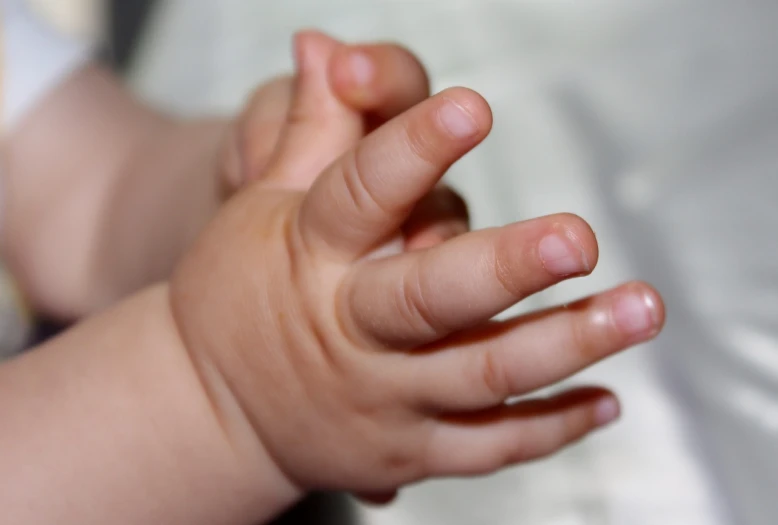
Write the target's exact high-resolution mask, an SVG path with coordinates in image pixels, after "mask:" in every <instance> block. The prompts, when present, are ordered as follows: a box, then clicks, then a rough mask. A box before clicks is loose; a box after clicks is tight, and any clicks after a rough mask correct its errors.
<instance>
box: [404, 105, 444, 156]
mask: <svg viewBox="0 0 778 525" xmlns="http://www.w3.org/2000/svg"><path fill="white" fill-rule="evenodd" d="M414 117H415V118H411V119H407V120H406V121H405V122H403V126H402V132H403V133H402V135H403V141H404V142H405V144H406V146H407V148H408V150H409V152H410V154H411V156H412V158H414V159H417V161H418V162H420V163H421V164H422V165H423V166H424V167H425V168H427V169H433V168H434V167H436V166H438V165H439V164H440V158H441V145H440V143H441V141H442V139H441V138H440V137H441V132H440V131H438V127H439V126H437V125H436V123H435V122H434V119H435V118H437V117H436V112H432V111H423V112H420V113H419V114H417V115H414Z"/></svg>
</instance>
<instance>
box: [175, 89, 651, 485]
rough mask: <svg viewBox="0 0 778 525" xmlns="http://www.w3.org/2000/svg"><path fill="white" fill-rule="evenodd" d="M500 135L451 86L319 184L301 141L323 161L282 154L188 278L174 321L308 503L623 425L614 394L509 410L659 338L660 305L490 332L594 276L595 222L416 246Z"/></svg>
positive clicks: (236, 418) (596, 305) (592, 304)
mask: <svg viewBox="0 0 778 525" xmlns="http://www.w3.org/2000/svg"><path fill="white" fill-rule="evenodd" d="M311 125H312V126H314V128H313V129H315V124H311ZM490 126H491V114H490V110H489V107H488V106H487V104H486V102H485V101H484V100H483V99H482V98H481V97H480V96H478V95H477V94H476V93H474V92H472V91H469V90H466V89H462V88H456V89H449V90H446V91H444V92H442V93H440V94H438V95H436V96H434V97H432V98H429V99H427V100H426V101H424V102H422V103H421V104H419V105H417V106H415V107H414V108H413V109H411V110H409V111H407V112H405V113H403V114H402V115H400V116H398V117H397V118H395V119H393V120H391V121H389V122H388V123H386V124H385V125H383V126H381V127H380V128H379V129H377V130H376V131H375V132H373V133H372V134H370V135H368V136H367V137H366V138H364V139H362V140H361V141H359V143H358V144H357V145H356V147H354V148H351V149H350V150H349V151H347V152H346V153H345V154H344V155H342V156H341V157H340V158H339V159H338V160H337V161H335V162H334V163H333V164H331V165H330V167H328V168H326V169H324V170H323V171H321V170H319V171H316V172H309V171H306V169H308V167H309V166H316V165H317V163H318V162H319V160H320V159H319V160H317V153H316V143H315V142H314V137H316V135H315V134H312V133H310V131H311V129H312V128H308V129H307V130H305V129H296V130H294V131H295V133H290V134H289V136H288V137H287V138H286V139H285V140H286V141H287V142H285V143H289V144H291V143H294V142H295V140H296V138H295V137H297V139H299V138H300V137H303V138H306V137H307V140H309V141H310V142H309V146H310V147H311V150H312V151H314V153H313V154H312V155H311V156H309V157H308V156H305V155H304V152H303V153H299V151H300V150H299V149H298V154H296V155H289V154H284V151H288V150H285V149H284V145H283V144H282V145H281V147H280V149H279V151H280V152H281V153H280V154H279V155H277V156H275V158H274V159H273V160H272V162H271V164H270V165H269V166H268V167H267V169H266V175H265V176H264V177H263V178H262V179H261V180H258V181H256V182H254V183H252V184H250V185H249V186H248V187H247V188H246V189H245V190H244V191H242V192H241V193H239V194H238V195H236V197H234V198H233V199H232V200H231V201H230V202H229V203H228V204H227V205H226V206H225V207H224V209H223V210H222V211H221V213H220V214H219V216H218V217H217V218H216V220H215V221H214V222H213V223H212V224H211V225H210V227H209V228H208V229H207V230H206V232H205V233H204V234H203V235H202V236H201V238H200V239H199V241H198V242H197V243H196V244H195V246H194V248H193V249H192V251H191V252H190V253H189V254H188V256H187V257H185V259H184V261H183V262H182V264H181V265H180V267H179V268H178V270H177V271H176V273H175V275H174V277H173V280H172V283H171V304H172V307H173V311H174V316H175V319H176V322H177V324H178V328H179V330H180V333H181V335H182V338H183V340H184V342H185V344H186V346H187V348H188V349H189V351H190V352H191V354H192V356H193V359H194V361H195V363H196V365H197V366H198V367H199V368H200V370H201V372H202V374H201V375H202V377H203V379H204V381H205V384H206V387H207V388H208V390H209V392H210V393H211V395H212V398H213V402H214V405H215V407H216V408H217V411H218V413H219V416H220V417H221V420H222V422H223V424H224V426H225V429H226V431H227V432H228V434H230V435H231V437H232V439H234V440H236V441H237V440H243V439H245V436H246V432H247V430H245V429H249V430H248V434H250V436H251V439H254V438H256V440H257V442H258V443H260V444H261V446H262V447H264V450H265V451H266V452H267V454H268V455H269V457H270V458H272V460H273V462H274V463H275V465H277V467H278V469H279V472H281V473H282V474H283V475H284V476H285V478H286V479H288V480H289V481H290V482H291V483H292V484H293V485H294V486H296V487H297V488H298V489H299V490H300V491H302V492H304V491H308V490H314V489H337V490H350V491H356V492H361V493H368V494H369V493H375V494H381V493H391V492H392V491H393V490H395V489H396V488H397V487H400V486H402V485H404V484H407V483H410V482H413V481H416V480H420V479H423V478H428V477H434V476H459V475H474V474H482V473H487V472H491V471H494V470H496V469H499V468H501V467H504V466H506V465H510V464H514V463H518V462H523V461H529V460H532V459H534V458H538V457H541V456H544V455H547V454H549V453H552V452H554V451H556V450H558V449H559V448H560V447H563V446H564V445H566V444H568V443H571V442H573V441H575V440H577V439H579V438H581V437H582V436H584V435H585V434H587V433H588V432H590V431H592V430H594V429H596V428H598V427H600V426H602V425H605V424H607V423H609V422H611V421H612V420H613V419H614V418H616V417H617V415H618V412H619V408H618V404H617V401H616V400H615V398H614V396H613V395H612V394H610V393H609V392H608V391H606V390H603V389H598V388H581V389H575V390H572V391H568V392H565V393H562V394H558V395H555V396H553V397H549V398H544V399H533V400H523V401H520V402H517V403H511V404H508V403H506V400H507V399H509V398H511V397H513V396H520V395H525V394H528V393H531V392H532V391H534V390H536V389H538V388H541V387H544V386H547V385H551V384H554V383H556V382H557V381H559V380H561V379H564V378H566V377H568V376H569V375H571V374H573V373H575V372H577V371H578V370H580V369H582V368H584V367H586V366H588V365H591V364H592V363H594V362H596V361H598V360H600V359H603V358H605V357H607V356H610V355H612V354H613V353H615V352H618V351H620V350H622V349H624V348H626V347H628V346H630V345H633V344H635V343H639V342H641V341H645V340H647V339H649V338H651V337H653V336H655V335H656V334H657V333H658V332H659V330H660V328H661V326H662V323H663V319H664V310H663V306H662V302H661V299H660V297H659V296H658V294H657V293H656V292H655V291H654V290H653V289H651V288H650V287H649V286H647V285H645V284H641V283H630V284H626V285H624V286H621V287H619V288H617V289H615V290H611V291H609V292H606V293H603V294H600V295H597V296H594V297H591V298H588V299H584V300H582V301H579V302H576V303H573V304H570V305H567V306H565V307H560V308H555V309H550V310H547V311H543V312H538V313H534V314H532V315H526V316H521V317H518V318H514V319H511V320H508V321H504V322H492V321H490V319H492V317H493V316H495V315H496V314H498V313H499V312H501V311H503V310H504V309H506V308H508V307H510V306H511V305H513V304H514V303H516V302H518V301H520V300H522V299H524V298H526V297H528V296H530V295H532V294H534V293H536V292H538V291H540V290H542V289H544V288H547V287H549V286H552V285H554V284H556V283H558V282H560V281H562V280H564V279H567V278H570V277H575V276H580V275H585V274H587V273H589V272H590V271H591V270H592V269H593V268H594V265H595V264H596V262H597V244H596V240H595V237H594V234H593V233H592V231H591V229H590V228H589V226H588V225H587V224H586V223H585V222H584V221H583V220H581V219H580V218H578V217H575V216H572V215H565V214H562V215H554V216H550V217H544V218H540V219H535V220H531V221H526V222H522V223H516V224H511V225H508V226H504V227H500V228H491V229H488V230H483V231H477V232H472V233H465V234H463V235H460V236H457V237H455V238H453V239H450V240H447V241H445V242H442V243H440V244H437V245H435V246H431V247H428V248H423V249H414V250H407V246H406V247H403V243H402V239H403V237H402V235H401V234H400V232H401V231H403V228H404V226H405V224H406V221H407V220H408V219H409V217H410V216H411V215H412V213H413V210H414V207H415V206H416V205H417V203H418V202H419V201H420V200H421V199H423V198H425V196H426V195H427V194H428V192H430V191H431V190H432V189H433V188H434V187H435V185H436V183H437V182H438V180H439V179H440V178H441V176H442V175H443V174H444V173H445V171H446V170H447V169H448V168H449V166H450V165H451V164H452V163H453V162H455V161H456V160H458V159H459V158H460V157H462V156H463V155H464V154H465V153H467V152H468V151H469V150H471V149H472V148H473V147H475V146H476V145H477V144H478V143H479V142H480V141H481V140H483V138H484V137H485V136H486V135H487V134H488V131H489V129H490ZM303 127H304V126H303ZM319 132H320V133H321V130H319ZM316 140H321V141H327V140H328V138H327V137H326V135H319V136H318V138H316ZM320 172H321V174H320V175H319V173H320ZM314 179H315V182H314V183H313V185H312V187H311V188H310V189H309V190H306V189H304V188H305V186H306V184H298V182H299V181H310V180H314ZM295 188H300V189H295ZM242 442H245V441H242Z"/></svg>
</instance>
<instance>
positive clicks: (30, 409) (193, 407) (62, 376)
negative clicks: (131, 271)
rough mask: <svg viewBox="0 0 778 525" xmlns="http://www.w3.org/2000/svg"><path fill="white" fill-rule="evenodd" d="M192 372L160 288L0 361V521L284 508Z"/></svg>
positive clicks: (266, 469)
mask: <svg viewBox="0 0 778 525" xmlns="http://www.w3.org/2000/svg"><path fill="white" fill-rule="evenodd" d="M198 368H199V371H198ZM198 368H196V367H195V366H194V365H193V362H192V360H191V359H190V357H189V355H188V352H187V351H186V350H185V348H184V346H183V345H182V344H181V342H180V339H179V337H178V335H177V330H176V329H175V326H174V324H173V322H172V319H171V316H170V313H169V307H168V298H167V289H166V287H164V286H159V287H156V288H154V289H152V290H149V291H147V292H144V293H142V294H140V295H138V296H136V297H133V298H131V299H129V300H128V301H126V302H125V303H122V304H121V305H119V306H117V307H115V308H113V309H111V310H108V311H106V312H105V313H103V314H100V315H99V316H97V317H95V318H93V319H90V320H88V321H86V322H85V323H83V324H81V325H79V326H77V327H76V328H74V329H73V330H71V331H69V332H67V333H65V334H64V335H63V336H61V337H59V338H56V339H54V340H52V341H50V342H48V343H46V344H45V345H43V346H41V347H40V348H37V349H35V350H33V351H31V352H30V353H28V354H26V355H23V356H21V357H19V358H17V359H15V360H13V361H11V362H8V363H6V364H4V365H2V366H1V367H0V420H2V422H3V423H2V426H3V432H2V433H0V478H2V479H4V480H6V483H4V487H5V488H4V489H3V491H0V508H2V509H3V516H4V520H6V521H8V522H9V523H29V524H34V523H55V522H56V523H62V524H70V523H73V524H76V523H78V524H92V523H95V524H97V523H109V522H110V523H121V524H124V523H126V524H138V523H186V524H187V525H192V524H194V525H196V524H213V523H220V524H242V523H245V524H247V525H249V524H251V525H253V524H254V523H256V521H257V520H259V519H267V518H269V517H270V516H272V515H274V514H276V513H277V512H279V511H280V510H282V509H283V508H284V507H285V506H287V505H289V504H290V503H292V502H293V501H294V499H295V498H296V497H298V492H297V490H296V489H295V488H294V487H292V486H291V485H289V484H288V483H287V482H286V481H285V478H284V477H283V476H282V475H281V474H280V473H279V472H278V471H277V469H276V468H275V467H274V465H273V463H272V461H271V460H269V459H268V458H267V456H266V455H265V453H264V451H263V450H262V448H261V446H260V445H259V442H258V441H257V439H256V437H255V436H254V434H253V433H251V432H245V431H244V430H245V429H244V427H241V426H240V423H239V422H240V421H241V418H240V417H237V418H233V417H232V416H231V415H230V414H227V413H225V412H224V411H222V410H220V409H215V406H219V405H221V404H222V400H221V399H220V398H219V395H218V393H217V392H211V394H209V393H207V392H206V391H205V389H204V386H203V385H204V384H206V383H207V384H211V385H214V384H216V383H214V382H213V381H211V380H208V381H202V380H201V375H200V374H201V373H207V372H205V371H204V369H203V368H202V367H198Z"/></svg>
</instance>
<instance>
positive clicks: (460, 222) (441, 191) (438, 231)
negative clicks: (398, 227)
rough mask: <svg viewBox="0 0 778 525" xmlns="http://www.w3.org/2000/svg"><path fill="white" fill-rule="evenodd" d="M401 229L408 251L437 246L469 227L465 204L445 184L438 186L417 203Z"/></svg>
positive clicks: (466, 230)
mask: <svg viewBox="0 0 778 525" xmlns="http://www.w3.org/2000/svg"><path fill="white" fill-rule="evenodd" d="M402 229H403V233H404V235H405V248H406V249H407V250H420V249H422V248H430V247H432V246H436V245H438V244H440V243H442V242H444V241H447V240H448V239H452V238H454V237H457V236H458V235H462V234H463V233H466V232H468V231H469V230H470V218H469V216H468V211H467V203H466V202H465V200H464V199H463V198H462V197H460V196H459V194H458V193H457V192H455V191H454V190H452V189H451V188H449V187H448V186H444V185H439V186H437V187H435V189H434V190H432V191H431V192H429V193H428V194H427V195H426V196H425V197H424V198H423V199H422V200H421V201H420V202H419V204H417V205H416V208H414V210H413V212H412V213H411V216H410V217H409V218H408V220H407V221H406V222H405V224H404V225H403V228H402Z"/></svg>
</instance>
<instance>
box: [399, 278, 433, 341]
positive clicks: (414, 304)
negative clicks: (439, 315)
mask: <svg viewBox="0 0 778 525" xmlns="http://www.w3.org/2000/svg"><path fill="white" fill-rule="evenodd" d="M397 296H398V297H397V308H398V310H399V313H400V315H401V317H402V318H403V319H404V320H405V322H406V323H407V325H408V326H409V328H410V329H411V330H412V331H414V332H417V333H418V332H421V333H422V334H424V333H426V334H427V335H428V337H429V338H434V337H435V336H436V334H438V333H440V332H442V331H444V330H445V327H444V326H443V325H442V323H441V322H440V321H439V320H437V319H436V318H435V316H434V315H433V313H432V311H431V309H430V307H429V303H428V301H427V299H426V298H425V292H424V289H423V287H422V286H421V283H420V279H419V272H418V270H417V269H415V267H414V269H412V270H410V271H408V272H405V273H404V274H403V277H402V280H401V285H400V286H399V287H398V288H397Z"/></svg>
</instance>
